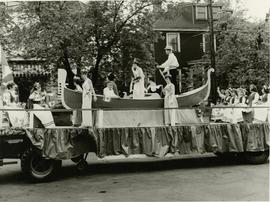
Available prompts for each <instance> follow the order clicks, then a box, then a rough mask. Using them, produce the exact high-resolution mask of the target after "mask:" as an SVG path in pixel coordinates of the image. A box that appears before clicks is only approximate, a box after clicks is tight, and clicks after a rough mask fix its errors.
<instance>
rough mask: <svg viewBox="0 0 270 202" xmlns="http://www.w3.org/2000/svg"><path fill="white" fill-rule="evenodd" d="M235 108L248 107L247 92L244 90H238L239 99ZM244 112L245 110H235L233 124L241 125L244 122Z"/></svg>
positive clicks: (235, 103) (235, 102) (237, 98)
mask: <svg viewBox="0 0 270 202" xmlns="http://www.w3.org/2000/svg"><path fill="white" fill-rule="evenodd" d="M234 106H236V107H246V106H247V105H246V90H245V89H243V88H238V89H237V97H236V99H235V101H234ZM243 111H245V109H244V108H242V109H241V108H234V109H233V113H232V122H233V123H239V122H242V121H243Z"/></svg>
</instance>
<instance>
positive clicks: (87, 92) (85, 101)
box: [81, 70, 97, 127]
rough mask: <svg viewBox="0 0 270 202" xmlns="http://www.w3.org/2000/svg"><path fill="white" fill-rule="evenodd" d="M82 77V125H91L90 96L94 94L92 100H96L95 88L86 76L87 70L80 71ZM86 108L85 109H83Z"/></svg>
mask: <svg viewBox="0 0 270 202" xmlns="http://www.w3.org/2000/svg"><path fill="white" fill-rule="evenodd" d="M81 76H82V79H83V80H84V82H83V85H82V88H83V93H82V109H83V110H82V124H81V126H82V127H92V126H93V122H92V110H91V109H92V97H93V96H94V101H96V100H97V96H96V93H95V89H94V87H93V84H92V81H91V80H90V79H89V78H88V77H87V71H86V70H83V71H81ZM85 109H87V110H85Z"/></svg>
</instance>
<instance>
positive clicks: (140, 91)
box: [132, 58, 145, 99]
mask: <svg viewBox="0 0 270 202" xmlns="http://www.w3.org/2000/svg"><path fill="white" fill-rule="evenodd" d="M132 73H133V77H134V79H133V99H141V98H144V90H145V88H144V74H143V71H142V68H140V67H139V66H138V60H137V59H136V58H135V59H134V61H133V65H132Z"/></svg>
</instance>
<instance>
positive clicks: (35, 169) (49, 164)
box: [21, 148, 62, 181]
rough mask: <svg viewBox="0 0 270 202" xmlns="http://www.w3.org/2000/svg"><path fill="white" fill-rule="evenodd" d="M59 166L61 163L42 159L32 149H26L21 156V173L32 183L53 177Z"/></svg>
mask: <svg viewBox="0 0 270 202" xmlns="http://www.w3.org/2000/svg"><path fill="white" fill-rule="evenodd" d="M61 164H62V162H61V161H57V160H53V159H45V158H43V157H42V156H41V155H40V154H38V152H37V151H35V150H34V149H32V148H28V149H27V150H26V151H25V152H24V153H23V154H22V156H21V170H22V173H23V174H24V175H25V176H26V177H27V178H29V179H30V180H34V181H45V180H48V179H50V178H51V177H53V176H55V174H56V173H57V171H58V170H59V169H60V168H61Z"/></svg>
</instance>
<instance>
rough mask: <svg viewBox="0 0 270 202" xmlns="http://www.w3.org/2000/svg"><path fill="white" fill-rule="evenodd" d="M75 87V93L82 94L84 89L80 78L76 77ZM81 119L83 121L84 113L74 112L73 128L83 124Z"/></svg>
mask: <svg viewBox="0 0 270 202" xmlns="http://www.w3.org/2000/svg"><path fill="white" fill-rule="evenodd" d="M73 81H74V86H75V89H74V90H75V91H78V92H82V91H83V90H82V87H81V86H80V78H79V77H76V76H75V77H74V79H73ZM81 119H82V112H81V111H78V110H74V111H73V112H72V124H73V126H79V125H80V124H81Z"/></svg>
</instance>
